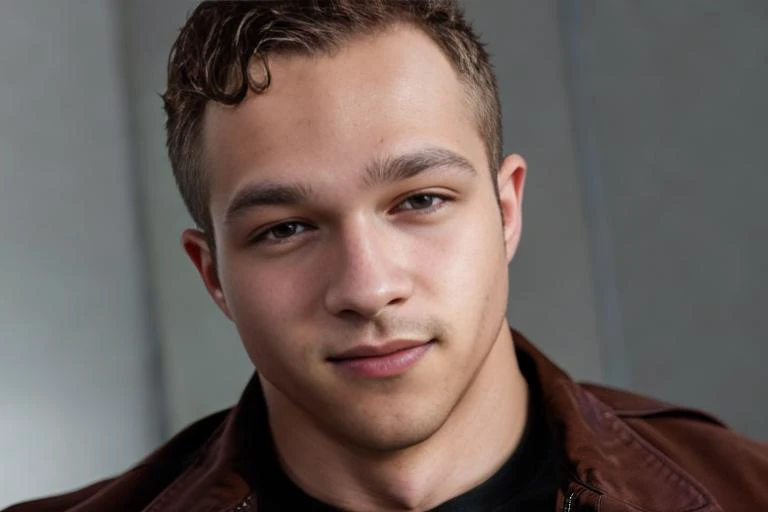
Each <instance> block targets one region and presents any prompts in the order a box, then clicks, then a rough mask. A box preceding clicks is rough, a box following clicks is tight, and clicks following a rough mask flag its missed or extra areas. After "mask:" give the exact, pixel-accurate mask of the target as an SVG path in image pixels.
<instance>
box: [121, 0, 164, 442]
mask: <svg viewBox="0 0 768 512" xmlns="http://www.w3.org/2000/svg"><path fill="white" fill-rule="evenodd" d="M129 11H130V9H129V8H128V6H127V4H126V2H125V0H117V1H115V2H113V15H114V16H115V17H116V19H115V25H116V30H117V39H118V40H117V48H118V49H119V52H118V56H117V61H118V62H117V63H118V72H119V76H120V77H121V79H122V80H121V83H122V88H121V89H122V90H121V91H120V93H121V97H122V98H123V102H122V105H121V109H122V111H123V113H124V115H125V119H127V130H126V134H127V137H128V145H127V146H128V150H129V151H128V154H127V155H126V160H127V162H128V169H129V171H130V172H129V183H130V189H129V190H128V191H127V193H128V194H129V195H130V197H131V199H132V201H131V202H132V204H133V211H134V225H135V226H136V232H135V236H136V239H137V242H138V244H139V275H140V276H141V277H142V286H141V301H142V305H143V308H144V318H145V320H146V321H145V329H144V333H145V334H144V337H145V339H144V340H142V341H144V343H145V344H146V346H147V349H148V350H147V351H148V355H149V361H148V362H147V366H148V370H149V371H148V374H149V378H150V383H149V386H148V387H149V389H150V396H149V401H150V404H151V414H152V418H151V421H152V422H153V424H154V426H155V433H156V435H157V437H158V439H157V440H156V441H157V442H161V441H163V440H165V439H166V438H167V437H168V435H169V434H170V422H169V417H168V410H169V409H168V399H167V396H168V393H167V390H166V389H165V385H166V378H165V369H164V368H165V366H164V361H163V351H162V347H161V345H160V341H159V336H158V330H159V327H158V325H159V324H158V318H157V308H156V303H157V299H156V297H155V296H154V294H153V287H152V276H153V275H154V272H153V271H152V265H151V261H150V257H149V245H148V240H149V233H148V223H149V219H148V218H147V215H146V207H145V201H144V200H143V199H144V194H143V187H142V182H141V176H140V173H139V172H138V168H139V159H138V158H137V154H138V153H139V151H140V147H139V137H138V120H137V118H136V113H135V112H136V109H135V108H132V107H133V106H134V103H135V100H136V90H137V88H136V86H135V84H134V80H133V76H134V73H133V63H132V59H131V53H130V47H131V39H132V37H131V21H130V14H131V13H130V12H129Z"/></svg>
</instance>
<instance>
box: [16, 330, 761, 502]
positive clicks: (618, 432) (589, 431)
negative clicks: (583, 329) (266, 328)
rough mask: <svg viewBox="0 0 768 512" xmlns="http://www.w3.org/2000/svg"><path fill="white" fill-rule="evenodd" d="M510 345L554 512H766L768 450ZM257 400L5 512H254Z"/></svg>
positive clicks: (521, 343) (250, 395)
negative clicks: (535, 388) (553, 465)
mask: <svg viewBox="0 0 768 512" xmlns="http://www.w3.org/2000/svg"><path fill="white" fill-rule="evenodd" d="M514 337H515V343H516V346H517V348H518V352H520V353H521V355H523V356H524V357H529V358H530V359H531V360H532V361H533V364H534V365H535V368H536V373H537V374H538V377H539V380H540V386H541V391H542V396H543V400H544V402H545V403H544V407H545V410H546V411H547V415H548V417H549V418H550V420H551V422H552V426H553V427H554V430H555V432H556V433H557V434H558V438H559V439H560V440H561V448H562V451H563V455H564V460H565V468H564V474H565V475H566V478H565V480H564V481H563V483H562V486H561V489H560V491H559V493H558V499H557V503H558V504H557V510H556V512H561V511H562V512H575V511H601V512H620V511H621V512H627V511H633V512H662V511H663V512H673V511H674V512H710V511H711V512H714V511H727V512H742V511H745V512H746V511H768V445H765V444H761V443H757V442H755V441H751V440H748V439H745V438H743V437H740V436H739V435H737V434H735V433H733V432H732V431H730V430H728V429H727V428H726V427H725V426H723V425H722V424H721V423H720V422H719V421H718V420H716V419H714V418H712V417H711V416H709V415H707V414H704V413H701V412H698V411H695V410H691V409H686V408H681V407H677V406H674V405H669V404H665V403H662V402H658V401H656V400H651V399H648V398H644V397H641V396H638V395H634V394H630V393H626V392H622V391H617V390H613V389H608V388H605V387H601V386H594V385H580V384H576V383H575V382H573V381H572V380H571V379H570V378H569V377H568V376H567V375H566V374H565V373H564V372H563V371H562V370H560V369H559V368H557V367H556V366H555V365H554V364H553V363H552V362H550V361H549V360H548V359H546V358H545V357H544V356H543V355H542V354H541V353H540V352H539V351H537V350H536V349H535V348H534V347H533V346H531V344H530V343H529V342H528V341H526V340H525V339H524V338H523V337H522V336H521V335H520V334H518V333H514ZM254 393H259V394H260V393H261V391H260V388H259V385H258V379H255V378H254V379H252V380H251V383H250V384H249V385H248V387H247V388H246V391H245V393H244V394H243V398H242V399H241V401H240V404H239V405H237V406H236V407H234V408H233V409H231V410H229V411H223V412H220V413H217V414H214V415H212V416H209V417H207V418H205V419H203V420H200V421H198V422H196V423H195V424H193V425H192V426H190V427H188V428H187V429H185V430H184V431H182V432H181V433H180V434H178V435H177V436H175V437H174V438H173V439H172V440H171V441H169V442H168V443H167V444H165V445H164V446H162V447H161V448H160V449H159V450H157V451H156V452H155V453H153V454H152V455H150V456H149V457H148V458H147V459H145V460H144V461H142V462H141V463H139V464H138V465H137V466H136V467H134V468H133V469H131V470H129V471H127V472H126V473H124V474H122V475H120V476H118V477H116V478H113V479H109V480H104V481H102V482H98V483H95V484H93V485H91V486H89V487H86V488H84V489H81V490H79V491H76V492H73V493H71V494H67V495H64V496H59V497H54V498H47V499H42V500H37V501H34V502H29V503H26V504H22V505H16V506H14V507H11V508H10V509H7V511H6V512H49V511H70V512H96V511H98V512H104V511H109V512H119V511H146V512H225V511H226V512H255V511H256V510H257V506H256V498H255V495H254V493H253V490H252V488H251V487H250V486H249V485H248V483H247V482H248V480H249V477H248V476H246V475H247V474H248V470H247V468H248V467H249V466H250V467H252V466H253V465H254V464H258V457H257V455H255V454H254V453H253V449H252V448H253V447H252V446H249V441H248V439H249V436H248V435H247V432H248V431H249V427H248V425H249V423H250V424H251V425H252V424H253V423H252V422H253V421H254V420H258V418H259V417H261V418H263V416H259V415H258V414H254V412H253V411H252V409H254V407H253V406H252V404H254V403H261V400H260V397H254ZM254 398H256V399H255V400H254ZM247 404H251V405H250V406H249V405H247Z"/></svg>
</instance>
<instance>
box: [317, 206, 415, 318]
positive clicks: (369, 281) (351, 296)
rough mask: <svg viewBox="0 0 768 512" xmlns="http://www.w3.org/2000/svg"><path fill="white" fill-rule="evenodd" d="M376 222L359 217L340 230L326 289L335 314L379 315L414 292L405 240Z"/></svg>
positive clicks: (328, 308)
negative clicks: (407, 262)
mask: <svg viewBox="0 0 768 512" xmlns="http://www.w3.org/2000/svg"><path fill="white" fill-rule="evenodd" d="M375 224H376V222H375V221H374V222H366V221H365V220H362V219H359V220H358V221H356V222H354V223H350V225H348V226H345V227H344V228H343V229H342V230H340V232H339V236H338V238H337V240H336V245H335V247H334V248H335V250H334V251H332V254H333V255H332V258H331V259H330V261H331V264H330V265H329V267H328V271H329V274H328V275H327V283H328V285H327V289H326V293H325V307H326V309H327V310H328V312H330V313H331V314H332V315H335V316H354V317H362V318H366V319H371V318H375V317H376V316H378V315H379V314H380V313H381V312H383V311H384V310H386V309H387V308H388V307H392V306H394V305H397V304H401V303H403V302H405V301H406V300H408V298H409V297H410V296H411V294H412V292H413V282H412V281H411V279H410V277H409V274H408V272H407V271H406V268H405V265H404V263H405V261H404V259H405V257H404V252H405V251H404V247H403V246H402V244H403V241H402V240H401V241H398V240H397V237H396V236H393V235H392V234H391V233H387V227H385V226H376V225H375ZM390 229H391V228H390ZM398 242H399V243H398Z"/></svg>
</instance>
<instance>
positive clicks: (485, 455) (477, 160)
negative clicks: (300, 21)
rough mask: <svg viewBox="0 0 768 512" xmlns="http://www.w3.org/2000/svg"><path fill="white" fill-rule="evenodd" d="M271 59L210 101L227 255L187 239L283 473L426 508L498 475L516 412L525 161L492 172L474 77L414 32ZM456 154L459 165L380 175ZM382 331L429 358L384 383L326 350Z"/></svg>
mask: <svg viewBox="0 0 768 512" xmlns="http://www.w3.org/2000/svg"><path fill="white" fill-rule="evenodd" d="M269 64H270V69H271V72H272V85H271V87H270V89H268V91H267V92H266V93H265V94H262V95H258V96H257V95H251V96H249V97H248V98H247V99H246V101H245V102H244V103H242V104H241V105H239V106H237V107H224V106H222V105H218V104H210V105H209V107H208V110H207V112H206V118H205V123H204V149H205V153H206V171H207V172H208V173H209V176H210V184H211V203H210V209H211V214H212V218H213V223H214V233H215V237H216V240H217V247H216V250H217V253H216V256H217V262H218V267H215V266H214V264H213V258H212V255H211V253H210V249H209V247H208V246H207V244H206V242H205V237H204V236H203V235H202V233H200V232H198V231H195V230H188V231H186V232H185V233H184V234H183V237H182V243H183V245H184V248H185V250H186V251H187V253H188V254H189V256H190V258H191V260H192V261H193V263H194V264H195V266H196V267H197V269H198V270H199V272H200V275H201V277H202V279H203V281H204V283H205V285H206V287H207V289H208V291H209V293H210V294H211V296H212V297H213V299H214V301H215V302H216V304H217V305H218V306H219V307H220V308H221V310H222V311H223V312H224V314H226V315H227V316H228V317H229V318H230V319H231V320H232V321H233V322H234V323H235V325H236V327H237V329H238V332H239V334H240V336H241V338H242V340H243V343H244V345H245V348H246V350H247V352H248V354H249V356H250V358H251V360H252V361H253V363H254V365H255V366H256V368H257V370H258V371H259V373H260V377H261V380H262V384H263V386H264V390H265V396H266V400H267V405H268V409H269V415H270V425H271V428H272V432H273V437H274V440H275V443H276V447H277V450H278V454H279V457H280V459H281V463H282V465H283V467H284V468H285V470H286V472H287V474H288V475H289V477H290V478H292V479H293V480H294V481H295V482H296V483H298V484H299V485H300V486H301V487H302V488H304V489H305V490H306V491H307V492H308V493H309V494H311V495H314V496H315V497H317V498H319V499H321V500H323V501H326V502H328V503H331V504H333V505H336V506H338V507H341V508H344V509H351V510H426V509H429V508H431V507H434V506H436V505H438V504H440V503H442V502H444V501H446V500H448V499H450V498H451V497H454V496H457V495H459V494H461V493H463V492H465V491H467V490H469V489H471V488H472V487H474V486H476V485H477V484H479V483H480V482H482V481H483V480H485V479H487V478H488V477H489V476H490V475H492V474H493V473H494V472H495V471H496V470H497V469H498V468H499V467H500V466H501V464H503V462H504V461H505V460H506V458H507V457H508V456H509V455H510V454H511V453H512V451H513V450H514V448H515V447H516V445H517V443H518V442H519V438H520V435H521V432H522V428H523V426H524V423H525V412H526V406H527V388H526V384H525V381H524V379H523V378H522V376H521V374H520V371H519V369H518V366H517V361H516V359H515V354H514V349H513V345H512V341H511V336H510V333H509V328H508V325H507V322H506V319H505V312H506V303H507V293H508V284H507V277H508V276H507V264H508V262H509V261H510V260H511V259H512V256H513V254H514V252H515V250H516V247H517V244H518V241H519V237H520V229H521V201H522V191H523V182H524V175H525V162H524V161H523V160H522V158H521V157H519V156H517V155H512V156H509V157H507V158H506V159H505V160H504V162H503V164H502V166H501V169H500V171H499V173H498V175H497V176H492V175H491V171H490V170H489V165H488V161H487V157H486V152H485V146H484V144H483V141H482V140H481V139H480V136H479V133H478V130H477V127H476V122H475V119H474V117H473V114H472V112H471V110H470V107H469V102H468V101H467V96H466V94H467V93H466V91H465V89H464V88H463V86H462V85H461V84H460V82H459V81H458V78H457V75H456V73H455V71H454V70H453V68H452V67H451V65H450V63H449V62H448V60H447V59H446V58H445V56H444V55H443V54H442V53H441V51H440V50H439V48H438V47H437V46H436V45H435V44H434V43H433V42H432V41H431V40H430V39H429V38H428V37H427V36H426V35H424V34H423V33H421V32H419V31H418V30H416V29H414V28H411V27H393V28H392V29H391V30H388V31H386V32H383V33H380V34H376V35H373V36H368V37H366V38H361V39H356V40H354V41H352V42H350V43H349V44H348V45H347V46H345V47H344V48H342V49H341V50H340V51H339V52H337V53H334V55H332V56H313V57H308V56H296V55H294V56H279V55H277V56H275V55H273V56H271V57H270V59H269ZM447 152H450V154H451V155H458V156H459V157H460V158H461V159H463V161H464V163H465V164H467V165H463V166H462V165H460V163H457V162H456V161H455V160H456V159H453V160H451V159H450V158H449V159H448V160H447V161H446V160H445V159H443V161H441V162H438V165H436V166H435V165H432V166H428V167H427V168H426V169H419V170H420V171H421V172H417V173H415V174H414V175H410V176H407V177H403V176H402V175H400V176H392V173H387V172H386V169H388V168H390V167H392V165H391V164H392V162H400V161H402V160H403V155H411V156H413V155H414V154H418V155H421V156H422V157H423V156H424V154H426V155H428V156H434V155H435V154H443V153H447ZM411 160H413V158H411ZM422 160H424V158H422ZM427 160H429V158H427ZM432 160H434V158H432ZM434 163H435V162H431V164H434ZM411 167H413V165H411ZM465 167H471V168H465ZM412 174H413V173H412ZM494 179H496V180H497V183H498V189H499V197H498V199H497V197H496V196H495V193H494V189H493V182H492V180H494ZM247 190H250V194H244V191H247ZM243 198H245V199H243ZM249 199H250V200H249ZM234 204H238V205H239V207H238V208H236V210H237V211H236V213H230V214H228V211H229V210H233V208H234V207H233V205H234ZM393 340H408V341H409V342H410V343H422V344H424V343H429V345H428V350H426V351H425V354H424V355H423V356H422V357H421V358H420V359H419V360H418V361H416V362H415V364H413V365H412V366H410V367H409V368H407V369H406V370H405V371H403V372H400V373H398V374H397V375H394V376H387V377H367V376H361V375H358V374H355V373H353V372H349V371H346V369H345V368H343V367H342V365H340V364H339V363H338V362H336V361H337V359H336V358H338V357H339V355H340V354H342V353H343V352H345V351H347V350H350V349H353V348H355V347H359V346H369V347H370V346H373V347H380V346H381V345H383V344H385V343H388V342H391V341H393ZM456 460H461V461H462V462H461V464H460V465H459V464H455V461H456Z"/></svg>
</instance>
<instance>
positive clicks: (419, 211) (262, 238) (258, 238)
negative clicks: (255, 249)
mask: <svg viewBox="0 0 768 512" xmlns="http://www.w3.org/2000/svg"><path fill="white" fill-rule="evenodd" d="M425 197H428V198H430V199H432V201H433V204H431V205H430V206H428V207H426V208H399V207H400V206H401V205H402V204H403V203H406V202H408V201H411V200H413V199H414V198H425ZM450 200H451V198H450V197H448V196H446V195H443V194H435V193H429V192H421V193H418V194H411V195H409V196H407V197H405V198H404V199H403V200H402V201H400V202H399V203H397V206H396V208H398V209H399V211H401V212H409V213H412V214H416V215H428V214H430V213H433V212H435V211H437V210H439V209H440V208H442V207H443V206H445V204H446V203H447V202H449V201H450ZM435 202H436V204H435ZM294 225H295V226H301V227H302V228H303V229H302V231H300V232H299V233H298V234H301V233H303V232H305V231H307V230H308V229H311V227H312V226H311V225H309V224H307V223H305V222H301V221H297V220H292V221H287V222H280V223H278V224H274V225H272V226H270V227H268V228H266V229H263V230H261V231H259V232H258V233H257V234H256V235H255V236H254V237H253V238H251V239H250V244H251V245H255V244H261V243H264V244H270V245H279V244H283V243H286V242H289V241H290V240H291V239H292V238H294V237H295V236H297V235H298V234H293V235H289V236H286V237H284V238H276V239H269V238H267V237H268V236H269V235H270V234H274V231H275V229H278V228H281V227H286V226H294Z"/></svg>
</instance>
